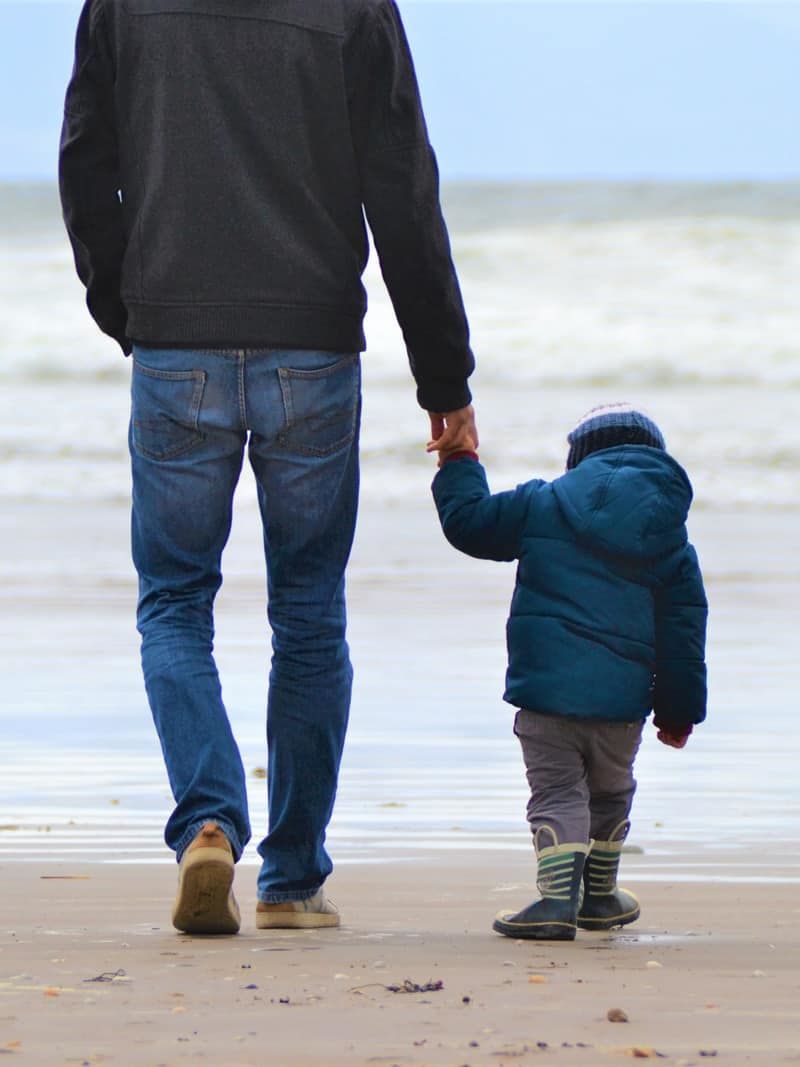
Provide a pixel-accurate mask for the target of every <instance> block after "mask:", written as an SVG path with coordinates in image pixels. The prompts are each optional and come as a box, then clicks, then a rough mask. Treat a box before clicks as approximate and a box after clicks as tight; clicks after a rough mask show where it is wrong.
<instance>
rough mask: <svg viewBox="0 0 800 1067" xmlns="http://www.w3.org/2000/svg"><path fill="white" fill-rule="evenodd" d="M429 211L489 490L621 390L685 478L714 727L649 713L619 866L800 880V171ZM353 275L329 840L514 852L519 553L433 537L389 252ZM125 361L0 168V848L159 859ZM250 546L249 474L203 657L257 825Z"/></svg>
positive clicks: (53, 229)
mask: <svg viewBox="0 0 800 1067" xmlns="http://www.w3.org/2000/svg"><path fill="white" fill-rule="evenodd" d="M443 205H444V210H445V215H446V218H447V221H448V226H449V229H450V235H451V242H452V248H453V256H454V259H455V262H456V266H457V269H458V273H459V277H460V281H461V286H462V291H463V295H464V299H465V303H466V307H467V312H468V316H469V320H470V325H471V331H472V341H473V347H474V350H475V353H476V357H477V369H476V372H475V374H474V375H473V378H472V382H471V384H472V388H473V393H474V400H475V406H476V412H477V419H478V427H479V432H480V436H481V457H482V459H483V460H484V462H485V464H486V467H487V470H488V472H489V476H490V480H491V483H492V485H493V487H495V488H497V489H501V488H508V487H511V486H513V485H515V484H517V483H518V482H520V481H524V480H526V479H528V478H530V477H533V476H537V477H547V478H549V477H555V476H557V475H558V474H559V473H560V472H561V471H562V470H563V466H564V460H565V455H566V441H565V438H566V433H567V431H568V430H569V429H570V427H571V425H572V424H574V422H576V421H577V420H578V418H579V417H580V416H581V415H582V414H583V413H584V412H585V411H586V410H588V409H589V408H590V407H592V406H594V405H595V404H599V403H604V402H609V401H617V400H623V401H630V402H632V403H635V404H638V405H641V406H642V407H644V408H645V410H647V411H648V412H649V413H650V414H651V415H652V416H653V417H654V418H655V419H656V421H657V422H658V423H659V425H660V426H661V427H662V429H663V431H664V434H665V437H666V439H667V444H668V447H669V449H670V451H671V452H672V453H673V455H675V457H676V458H677V459H678V460H679V462H681V463H682V464H683V465H684V466H685V467H686V469H687V471H688V472H689V475H690V477H691V480H692V483H693V486H694V492H695V501H694V504H693V509H692V515H691V517H690V536H691V537H692V539H693V541H694V542H695V544H696V545H697V547H698V551H699V552H700V557H701V562H702V564H703V569H704V574H705V577H706V584H707V588H708V593H709V599H710V603H711V619H710V629H709V669H710V700H709V716H708V721H707V722H706V723H705V724H703V725H702V726H701V727H699V728H698V729H697V731H696V733H695V735H694V736H693V738H692V739H691V741H690V743H689V745H688V747H687V749H686V750H684V751H683V752H680V753H678V752H675V751H672V750H668V749H666V748H664V747H663V746H660V745H658V744H657V742H656V741H655V738H654V736H653V732H652V731H650V732H649V733H648V736H647V739H646V741H645V744H644V745H643V749H642V752H641V754H640V757H639V761H638V764H637V774H638V778H639V783H640V784H639V792H638V795H637V799H636V804H635V808H634V815H633V830H632V833H631V838H630V841H631V843H632V852H631V855H630V858H629V860H630V863H631V864H632V865H633V866H634V869H635V871H636V876H637V877H638V878H641V879H648V878H652V879H659V878H669V879H681V878H683V879H709V878H711V879H721V880H727V881H737V880H745V881H770V880H790V881H800V858H798V856H800V853H799V852H798V847H797V846H798V844H800V777H798V773H797V767H798V766H800V731H798V727H797V711H796V708H797V693H798V691H800V684H799V683H800V655H799V654H798V647H799V645H798V613H797V604H798V602H799V601H800V568H799V567H798V549H800V416H798V412H800V301H799V300H798V297H797V284H798V278H800V182H784V183H781V182H771V183H761V182H758V183H749V182H740V183H719V184H715V183H657V182H614V183H604V182H564V183H518V184H514V183H504V184H501V183H497V184H481V183H456V184H449V185H446V186H445V187H444V189H443ZM365 282H366V285H367V289H368V293H369V302H370V309H369V312H368V316H367V323H366V332H367V339H368V351H367V352H366V354H365V355H364V359H363V368H364V397H365V408H364V427H363V446H362V509H361V518H360V522H359V529H358V533H357V540H356V546H355V549H354V554H353V560H352V564H351V568H350V575H349V589H350V593H349V605H350V643H351V648H352V653H353V659H354V663H355V666H356V678H357V681H356V688H355V693H354V701H353V712H352V716H351V726H350V734H349V740H348V747H347V750H346V753H345V759H344V763H343V767H342V776H341V783H340V791H339V797H338V801H337V808H336V812H335V815H334V819H333V821H332V824H331V827H330V834H329V845H330V849H331V852H332V855H333V858H334V861H335V862H337V863H355V862H361V863H364V862H384V861H387V860H397V859H407V860H408V861H409V862H412V861H413V859H414V857H415V856H420V855H431V854H432V853H433V852H436V853H438V854H440V855H441V854H446V852H447V850H456V849H457V850H465V849H466V850H472V851H474V852H475V854H476V857H478V856H481V857H484V858H485V860H486V862H487V863H489V864H490V865H494V864H496V863H500V861H501V857H502V853H503V850H508V849H511V850H514V849H530V840H529V835H528V834H527V830H526V826H525V819H524V809H525V782H524V777H523V772H522V768H521V762H520V756H519V752H518V751H517V748H516V741H515V739H514V737H513V735H512V733H511V721H512V717H513V711H512V709H510V708H508V707H507V706H505V705H504V704H503V703H502V700H501V695H502V688H503V669H504V662H505V660H504V644H503V642H504V635H503V624H504V619H505V613H506V611H507V606H508V598H509V596H510V591H511V588H512V585H513V568H510V567H508V566H506V565H499V564H483V563H477V562H476V561H472V560H468V559H466V558H465V557H461V556H459V555H458V554H457V553H455V552H454V551H453V550H452V549H450V548H449V547H448V546H447V545H445V544H444V542H443V539H442V537H441V534H440V532H439V530H438V525H437V523H436V520H435V516H434V514H433V510H432V507H431V503H430V492H429V484H430V480H431V476H432V474H433V470H434V467H433V460H432V459H431V457H428V456H426V454H425V451H424V444H425V441H426V440H427V436H428V426H427V422H426V418H425V415H424V413H423V412H421V411H420V410H419V409H418V407H417V406H416V402H415V399H414V388H413V382H412V380H411V377H410V373H409V369H408V363H407V360H406V357H405V352H404V347H403V343H402V338H401V336H400V333H399V330H398V328H397V325H396V323H395V321H394V318H393V314H392V309H391V304H390V302H389V300H388V297H387V295H386V292H385V289H384V287H383V283H382V280H381V277H380V273H379V269H378V266H377V257H374V256H373V257H372V258H371V261H370V264H369V266H368V269H367V272H366V275H365ZM129 375H130V363H129V361H127V360H126V359H125V358H124V357H123V356H122V355H121V353H120V352H119V350H118V349H117V348H116V346H115V345H114V343H113V342H111V341H109V340H108V339H106V338H104V337H103V336H102V335H100V334H99V333H98V332H97V330H96V329H95V327H94V325H93V323H92V322H91V320H90V318H89V316H88V313H87V311H86V308H85V303H84V294H83V290H82V288H81V286H80V285H79V283H78V281H77V280H76V278H75V276H74V270H73V265H72V258H71V252H70V249H69V246H68V243H67V241H66V238H65V235H64V232H63V227H62V223H61V219H60V212H59V206H58V198H57V192H56V189H55V187H54V186H53V185H52V184H49V183H29V184H4V185H3V184H0V609H1V610H0V669H2V671H3V678H4V682H3V689H2V694H3V695H2V697H0V736H1V737H2V741H0V747H1V748H2V752H3V757H4V758H3V765H4V769H5V773H4V774H3V776H2V779H0V862H15V861H18V860H36V861H38V862H42V863H49V862H54V861H58V862H60V863H62V864H63V863H67V864H69V863H71V862H76V863H77V862H81V861H85V860H87V859H91V860H103V861H107V862H130V861H132V860H135V861H137V862H154V863H156V862H165V863H166V862H171V857H170V855H169V854H168V853H167V852H166V849H165V847H164V845H163V842H162V840H161V831H162V826H163V822H164V820H165V818H166V816H167V814H168V813H169V810H170V798H169V792H168V787H167V784H166V777H165V774H164V770H163V765H162V762H161V757H160V752H159V751H158V748H157V743H156V741H155V735H154V731H153V728H152V723H151V721H150V718H149V712H148V710H147V705H146V701H145V699H144V694H143V690H142V686H141V681H140V679H139V673H138V659H137V657H138V650H137V638H136V634H135V630H134V626H133V609H134V603H135V579H134V576H133V573H132V567H131V563H130V560H129V555H128V545H127V524H128V500H129V471H128V454H127V441H126V432H127V418H128V382H129ZM258 537H259V535H258V528H257V517H256V512H255V495H254V490H253V486H252V479H249V478H247V477H243V479H242V483H241V485H240V489H239V491H238V497H237V505H236V521H235V524H234V534H233V536H232V540H231V544H230V546H229V549H228V551H227V555H226V561H225V573H226V582H225V586H224V588H223V592H222V594H221V596H220V602H219V612H218V640H217V654H218V659H219V663H220V668H221V672H222V678H223V686H224V691H225V695H226V702H227V706H228V710H229V713H230V716H231V719H232V721H233V723H234V728H235V730H236V732H237V736H238V737H239V738H240V741H241V745H242V751H243V757H244V759H245V766H246V768H247V770H248V781H249V785H250V788H251V810H252V816H253V832H254V842H257V840H258V839H259V837H260V836H261V835H262V834H263V833H264V830H265V814H264V808H265V790H264V780H263V775H264V770H263V768H264V767H265V765H266V755H265V752H264V740H263V736H264V702H265V685H266V672H267V669H268V639H269V634H268V631H267V627H266V622H265V618H264V591H263V587H264V576H263V560H262V559H261V556H260V549H259V541H258ZM245 861H246V862H249V863H255V862H256V861H257V857H256V856H255V853H254V851H253V846H251V848H250V850H249V851H248V853H247V855H246V857H245ZM481 862H484V860H483V859H482V860H481ZM501 874H502V872H501V871H499V872H498V877H499V876H500V875H501Z"/></svg>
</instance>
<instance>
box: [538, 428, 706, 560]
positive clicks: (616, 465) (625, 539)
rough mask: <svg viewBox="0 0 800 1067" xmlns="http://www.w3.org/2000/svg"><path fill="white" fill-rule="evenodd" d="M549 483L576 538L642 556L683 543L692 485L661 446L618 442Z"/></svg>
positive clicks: (601, 548)
mask: <svg viewBox="0 0 800 1067" xmlns="http://www.w3.org/2000/svg"><path fill="white" fill-rule="evenodd" d="M552 488H553V492H554V494H555V497H556V500H557V501H558V505H559V508H560V509H561V512H562V515H563V517H564V520H565V521H566V523H567V524H568V525H569V527H570V528H571V529H572V530H573V531H574V534H575V537H576V538H577V539H578V540H579V541H581V542H582V543H583V544H585V545H586V546H587V547H589V548H591V549H592V550H594V551H599V552H603V553H609V554H610V555H612V556H624V557H634V558H636V559H639V560H645V559H656V558H658V557H660V556H664V555H666V554H667V553H670V552H673V551H674V550H675V549H677V548H680V547H681V546H682V545H683V544H685V543H686V539H687V538H686V525H685V524H686V517H687V515H688V512H689V505H690V504H691V502H692V487H691V485H690V483H689V479H688V477H687V475H686V472H685V471H684V469H683V468H682V467H681V466H680V464H679V463H676V461H675V460H674V459H673V458H672V457H671V456H670V455H668V454H667V453H666V452H663V451H662V450H661V449H658V448H650V447H648V446H647V445H621V446H618V447H615V448H606V449H603V450H602V451H600V452H593V453H592V454H591V455H590V456H587V457H586V459H584V460H583V461H582V462H581V463H579V464H578V466H577V467H575V468H574V470H571V471H568V472H567V474H565V475H564V476H563V477H561V478H558V479H556V481H554V482H553V483H552Z"/></svg>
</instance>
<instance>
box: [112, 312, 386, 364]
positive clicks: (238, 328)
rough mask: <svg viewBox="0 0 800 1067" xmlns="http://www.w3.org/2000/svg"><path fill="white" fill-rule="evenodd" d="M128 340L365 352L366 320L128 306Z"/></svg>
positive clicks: (327, 314)
mask: <svg viewBox="0 0 800 1067" xmlns="http://www.w3.org/2000/svg"><path fill="white" fill-rule="evenodd" d="M126 304H127V309H128V323H127V329H126V332H127V335H128V337H130V338H131V339H132V340H133V341H136V342H138V343H140V344H143V345H149V346H151V347H152V346H153V345H165V346H166V345H174V346H176V347H179V348H188V347H194V346H197V347H204V348H292V349H309V350H319V351H324V352H363V351H364V349H365V348H366V341H365V339H364V329H363V325H362V316H361V315H360V314H359V315H348V314H347V313H342V312H337V311H336V310H333V309H328V308H302V307H296V308H291V307H274V306H273V307H269V306H257V305H252V304H250V305H247V304H245V305H240V304H204V305H197V304H173V305H163V304H137V303H134V302H131V301H127V302H126Z"/></svg>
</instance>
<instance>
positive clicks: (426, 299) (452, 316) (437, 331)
mask: <svg viewBox="0 0 800 1067" xmlns="http://www.w3.org/2000/svg"><path fill="white" fill-rule="evenodd" d="M348 59H349V62H348V68H349V72H350V73H349V77H350V79H351V84H350V90H349V91H350V106H351V122H352V130H353V141H354V145H355V149H356V154H357V157H358V165H359V173H360V177H361V196H362V201H363V203H364V208H365V211H366V216H367V221H368V223H369V227H370V230H371V231H372V235H373V238H374V241H375V247H376V249H377V253H378V258H379V260H380V264H381V271H382V273H383V277H384V280H385V282H386V287H387V289H388V290H389V295H390V297H391V300H392V304H393V306H394V310H395V314H396V316H397V321H398V323H399V324H400V328H401V330H402V331H403V337H404V339H405V342H406V347H407V349H408V356H409V361H410V364H411V370H412V373H413V375H414V378H415V380H416V382H417V399H418V400H419V403H420V405H421V407H423V408H425V410H426V411H429V412H433V413H439V415H440V416H441V415H444V414H449V413H454V412H456V411H458V410H460V409H464V408H466V407H467V406H468V405H469V403H470V400H471V395H470V391H469V387H468V385H467V378H468V377H469V375H470V374H471V372H472V370H473V368H474V365H475V361H474V358H473V355H472V351H471V349H470V345H469V328H468V325H467V318H466V314H465V312H464V305H463V302H462V299H461V292H460V290H459V285H458V279H457V277H456V272H455V268H454V266H453V261H452V257H451V254H450V242H449V238H448V234H447V228H446V226H445V223H444V219H443V217H442V212H441V207H440V203H439V174H438V169H437V165H436V158H435V156H434V153H433V149H432V148H431V146H430V143H429V141H428V133H427V129H426V126H425V119H424V116H423V113H422V106H421V103H420V98H419V90H418V87H417V80H416V75H415V72H414V65H413V62H412V59H411V53H410V50H409V47H408V42H407V40H406V36H405V32H404V29H403V25H402V22H401V19H400V14H399V12H398V10H397V7H396V5H395V3H394V2H393V0H383V2H381V3H378V4H375V5H373V6H371V7H370V8H368V9H367V14H364V15H362V19H361V23H360V25H359V27H358V28H357V29H356V30H355V31H354V33H353V36H352V39H351V41H350V44H349V49H348ZM445 421H446V420H445ZM434 436H436V434H435V433H434Z"/></svg>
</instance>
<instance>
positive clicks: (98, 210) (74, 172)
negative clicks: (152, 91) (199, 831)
mask: <svg viewBox="0 0 800 1067" xmlns="http://www.w3.org/2000/svg"><path fill="white" fill-rule="evenodd" d="M59 189H60V193H61V207H62V211H63V214H64V222H65V224H66V227H67V233H68V235H69V240H70V244H71V245H72V251H73V254H74V257H75V267H76V269H77V272H78V277H79V278H80V280H81V281H82V282H83V284H84V285H85V286H86V303H87V305H88V307H89V311H90V312H91V314H92V317H93V318H94V320H95V322H96V323H97V325H98V326H99V327H100V329H101V330H102V331H103V332H104V333H107V334H108V335H109V336H110V337H113V338H114V340H115V341H117V342H118V343H119V345H120V346H121V348H122V350H123V352H125V353H126V354H127V353H129V352H130V350H131V345H130V342H129V341H128V340H127V338H126V336H125V325H126V321H127V313H126V310H125V306H124V304H123V303H122V298H121V296H120V274H121V268H122V257H123V254H124V251H125V237H124V231H123V222H122V203H121V200H120V180H119V160H118V152H117V136H116V129H115V121H114V65H113V57H112V54H111V48H110V45H109V41H108V37H107V32H106V26H105V17H104V13H103V6H102V0H86V2H85V3H84V6H83V10H82V12H81V16H80V20H79V22H78V32H77V38H76V43H75V66H74V69H73V72H72V78H71V80H70V83H69V86H68V87H67V95H66V101H65V104H64V123H63V126H62V131H61V149H60V153H59Z"/></svg>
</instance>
